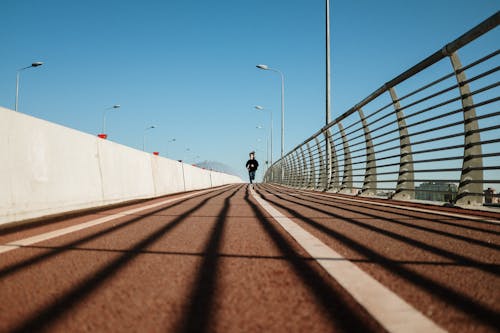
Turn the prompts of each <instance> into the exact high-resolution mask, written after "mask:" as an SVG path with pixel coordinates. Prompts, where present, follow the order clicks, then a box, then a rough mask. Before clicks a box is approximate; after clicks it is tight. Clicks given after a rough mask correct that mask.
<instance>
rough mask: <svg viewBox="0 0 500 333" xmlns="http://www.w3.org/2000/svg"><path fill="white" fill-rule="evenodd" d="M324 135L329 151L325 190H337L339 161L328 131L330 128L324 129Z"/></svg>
mask: <svg viewBox="0 0 500 333" xmlns="http://www.w3.org/2000/svg"><path fill="white" fill-rule="evenodd" d="M326 136H327V139H328V146H329V148H328V150H329V152H330V163H329V165H330V171H329V177H330V179H329V182H328V189H327V191H330V190H332V189H333V190H334V191H338V190H339V162H338V160H337V152H336V151H335V145H334V142H333V136H332V133H331V131H330V128H328V129H327V130H326Z"/></svg>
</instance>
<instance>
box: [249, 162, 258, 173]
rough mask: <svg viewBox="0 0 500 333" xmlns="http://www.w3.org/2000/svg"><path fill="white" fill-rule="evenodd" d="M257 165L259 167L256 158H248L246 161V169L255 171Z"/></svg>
mask: <svg viewBox="0 0 500 333" xmlns="http://www.w3.org/2000/svg"><path fill="white" fill-rule="evenodd" d="M258 167H259V162H257V160H248V161H247V169H248V171H256V170H257V168H258Z"/></svg>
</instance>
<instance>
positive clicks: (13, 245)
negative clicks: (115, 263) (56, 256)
mask: <svg viewBox="0 0 500 333" xmlns="http://www.w3.org/2000/svg"><path fill="white" fill-rule="evenodd" d="M228 186H230V185H226V186H223V187H220V188H217V189H208V190H202V191H198V192H193V193H189V194H186V195H183V196H180V197H177V198H172V199H167V200H163V201H160V202H157V203H154V204H151V205H148V206H143V207H138V208H134V209H129V210H126V211H124V212H121V213H116V214H113V215H110V216H105V217H101V218H98V219H95V220H91V221H88V222H84V223H80V224H77V225H74V226H71V227H66V228H63V229H59V230H54V231H49V232H46V233H43V234H40V235H36V236H33V237H28V238H24V239H20V240H17V241H12V242H9V243H7V244H3V245H0V254H1V253H5V252H9V251H12V250H15V249H18V248H20V247H23V246H28V245H32V244H35V243H39V242H42V241H46V240H49V239H52V238H55V237H59V236H63V235H66V234H69V233H72V232H75V231H79V230H82V229H86V228H90V227H93V226H95V225H98V224H102V223H105V222H109V221H112V220H115V219H117V218H120V217H124V216H127V215H131V214H135V213H138V212H141V211H144V210H147V209H151V208H156V207H159V206H162V205H166V204H168V203H171V202H175V201H179V200H182V199H186V198H189V197H192V196H195V195H199V194H203V193H205V192H210V191H215V190H220V189H224V188H226V187H228Z"/></svg>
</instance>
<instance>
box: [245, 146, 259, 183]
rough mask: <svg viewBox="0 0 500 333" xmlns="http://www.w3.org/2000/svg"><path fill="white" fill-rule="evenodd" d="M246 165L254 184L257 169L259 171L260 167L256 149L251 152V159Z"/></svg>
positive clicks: (251, 181)
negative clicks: (256, 157)
mask: <svg viewBox="0 0 500 333" xmlns="http://www.w3.org/2000/svg"><path fill="white" fill-rule="evenodd" d="M246 167H247V170H248V176H249V178H250V184H252V183H253V180H254V179H255V171H257V168H258V167H259V162H257V160H256V159H255V152H254V151H252V152H250V159H249V160H248V161H247V164H246Z"/></svg>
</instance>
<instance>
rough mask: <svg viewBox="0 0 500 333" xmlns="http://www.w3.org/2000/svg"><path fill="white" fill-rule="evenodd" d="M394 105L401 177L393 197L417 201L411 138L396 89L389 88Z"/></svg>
mask: <svg viewBox="0 0 500 333" xmlns="http://www.w3.org/2000/svg"><path fill="white" fill-rule="evenodd" d="M389 93H390V95H391V99H392V104H393V106H394V110H395V111H396V117H397V121H398V129H399V149H400V151H399V154H400V157H399V176H398V184H397V185H396V193H395V194H394V196H393V197H392V198H393V199H397V200H410V199H415V183H414V182H413V179H414V173H413V157H412V153H411V142H410V136H409V135H408V129H407V128H406V121H405V119H404V117H405V115H404V113H403V111H402V110H401V105H400V104H399V100H398V96H397V94H396V91H395V90H394V88H389Z"/></svg>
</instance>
